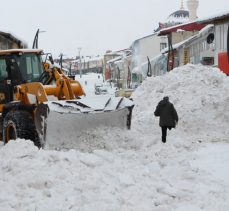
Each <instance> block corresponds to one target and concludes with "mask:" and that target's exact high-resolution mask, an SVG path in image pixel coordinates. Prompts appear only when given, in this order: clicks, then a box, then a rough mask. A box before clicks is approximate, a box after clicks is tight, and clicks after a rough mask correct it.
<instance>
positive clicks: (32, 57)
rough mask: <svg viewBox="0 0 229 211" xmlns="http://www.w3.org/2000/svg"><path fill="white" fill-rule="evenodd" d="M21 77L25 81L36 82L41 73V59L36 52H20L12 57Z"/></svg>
mask: <svg viewBox="0 0 229 211" xmlns="http://www.w3.org/2000/svg"><path fill="white" fill-rule="evenodd" d="M14 59H15V60H16V63H17V64H18V67H19V69H20V72H21V74H22V78H23V79H24V80H26V81H27V82H36V81H38V80H39V78H40V76H41V74H42V73H43V65H42V59H41V56H40V55H37V54H29V53H28V54H22V55H16V56H15V57H14Z"/></svg>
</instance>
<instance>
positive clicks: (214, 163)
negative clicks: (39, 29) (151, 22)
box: [0, 65, 229, 211]
mask: <svg viewBox="0 0 229 211" xmlns="http://www.w3.org/2000/svg"><path fill="white" fill-rule="evenodd" d="M228 82H229V78H227V77H226V76H225V75H223V74H222V73H221V72H219V70H218V69H215V68H206V67H203V66H193V65H188V66H185V67H181V68H178V69H175V70H174V71H172V72H170V73H168V74H166V75H164V76H160V77H153V78H148V79H147V80H146V81H144V82H143V84H142V86H140V87H139V88H138V89H137V90H136V92H135V93H134V95H133V99H134V101H135V104H136V106H135V109H134V113H133V124H132V130H131V131H130V132H127V133H123V132H122V131H117V130H110V131H99V130H98V131H97V133H98V134H97V135H96V136H97V139H96V141H97V140H98V137H100V136H101V141H100V142H99V144H97V145H96V144H93V145H92V146H90V147H88V148H87V149H88V150H89V151H90V153H88V152H82V151H78V150H69V151H52V150H38V149H37V148H36V147H34V146H33V144H32V143H31V142H30V141H25V140H17V141H15V142H13V141H12V142H10V143H9V144H7V145H6V146H4V147H1V148H0V156H1V158H2V159H1V163H0V175H1V177H0V184H1V191H0V210H4V211H8V210H23V211H24V210H37V211H39V210H55V211H56V210H79V211H91V210H98V211H107V210H109V211H117V210H123V211H124V210H125V211H126V210H136V211H138V210H141V211H175V210H176V211H199V210H204V211H215V210H217V211H225V210H229V199H228V197H227V196H228V195H229V179H228V178H229V177H228V174H229V167H228V162H229V153H228V151H229V144H228V135H229V130H228V127H227V126H228V123H229V119H228V118H229V116H228V113H229V112H228V109H229V105H228V103H229V98H228V96H229V95H228V93H229V86H228ZM165 95H168V96H169V97H170V99H171V101H172V102H173V103H174V105H175V107H176V109H177V111H178V114H179V117H180V121H179V125H178V127H177V128H176V129H175V130H172V131H169V132H168V143H166V144H162V143H161V140H160V138H161V137H160V136H161V134H160V133H161V131H160V128H159V126H158V119H156V118H155V117H154V116H153V112H154V110H155V107H156V105H157V103H158V101H159V100H161V99H162V97H163V96H165ZM102 136H103V138H102ZM63 139H64V137H63ZM93 141H94V137H93V136H91V140H89V139H87V140H85V144H87V145H90V144H91V142H93ZM76 143H77V137H76Z"/></svg>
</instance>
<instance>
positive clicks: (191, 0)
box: [187, 0, 199, 21]
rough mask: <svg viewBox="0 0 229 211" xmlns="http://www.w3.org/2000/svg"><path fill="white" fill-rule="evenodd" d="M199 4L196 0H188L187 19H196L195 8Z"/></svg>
mask: <svg viewBox="0 0 229 211" xmlns="http://www.w3.org/2000/svg"><path fill="white" fill-rule="evenodd" d="M198 5H199V1H198V0H188V1H187V6H188V10H189V21H195V20H196V19H197V8H198Z"/></svg>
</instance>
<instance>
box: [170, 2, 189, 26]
mask: <svg viewBox="0 0 229 211" xmlns="http://www.w3.org/2000/svg"><path fill="white" fill-rule="evenodd" d="M188 21H189V11H188V10H185V9H184V3H183V0H182V1H181V7H180V9H179V10H177V11H175V12H173V13H172V14H171V15H169V17H168V18H167V22H169V23H175V24H181V23H186V22H188Z"/></svg>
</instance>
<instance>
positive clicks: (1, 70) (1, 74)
mask: <svg viewBox="0 0 229 211" xmlns="http://www.w3.org/2000/svg"><path fill="white" fill-rule="evenodd" d="M7 76H8V73H7V71H6V62H5V59H0V80H4V79H6V78H7Z"/></svg>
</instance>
